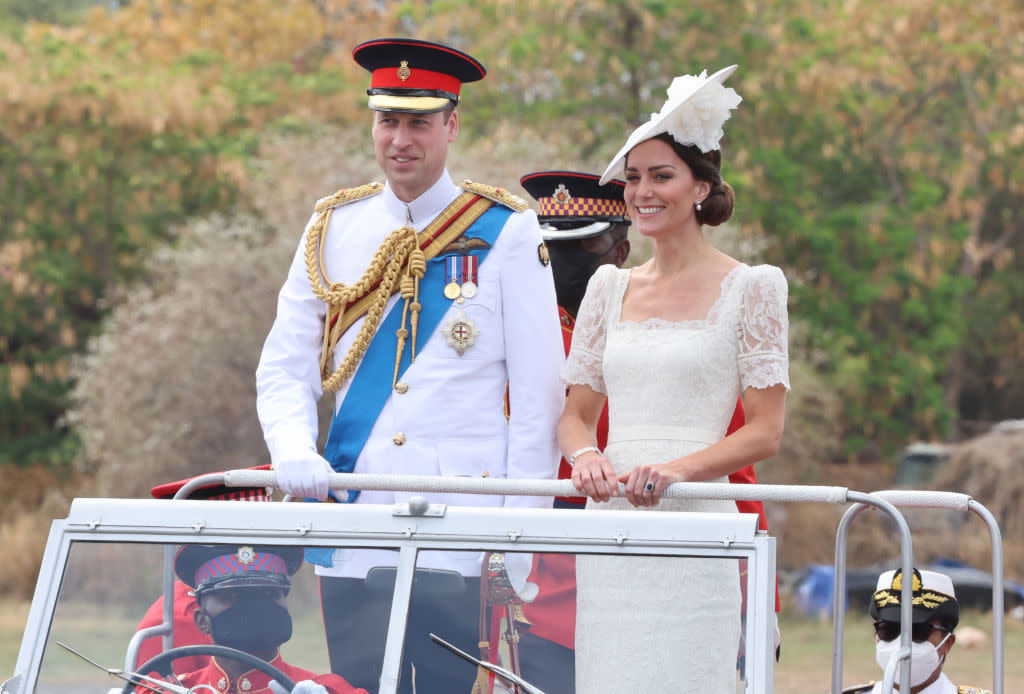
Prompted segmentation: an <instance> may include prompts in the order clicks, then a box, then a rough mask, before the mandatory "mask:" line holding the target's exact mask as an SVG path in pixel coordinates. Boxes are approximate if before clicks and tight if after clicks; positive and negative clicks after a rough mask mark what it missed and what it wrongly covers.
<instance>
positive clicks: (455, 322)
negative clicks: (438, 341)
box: [444, 311, 480, 357]
mask: <svg viewBox="0 0 1024 694" xmlns="http://www.w3.org/2000/svg"><path fill="white" fill-rule="evenodd" d="M479 335H480V331H479V330H478V329H477V327H476V322H475V321H474V320H473V319H472V318H470V317H469V316H467V315H466V314H465V313H464V312H463V311H459V312H458V313H456V314H455V317H454V318H450V319H448V324H447V325H446V326H445V328H444V336H445V340H447V342H448V346H449V347H451V348H453V349H454V350H455V351H456V352H458V353H459V356H460V357H461V356H462V355H463V354H465V353H466V350H467V349H469V348H470V347H472V346H473V345H474V344H476V338H477V337H478V336H479Z"/></svg>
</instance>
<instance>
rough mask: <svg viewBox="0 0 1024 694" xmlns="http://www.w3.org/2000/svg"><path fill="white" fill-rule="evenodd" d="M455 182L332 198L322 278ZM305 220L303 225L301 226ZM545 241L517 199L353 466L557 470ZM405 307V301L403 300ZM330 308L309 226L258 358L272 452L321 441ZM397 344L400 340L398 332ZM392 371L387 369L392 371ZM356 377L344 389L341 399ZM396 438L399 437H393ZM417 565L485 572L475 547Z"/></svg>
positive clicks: (434, 207) (482, 500)
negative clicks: (468, 288)
mask: <svg viewBox="0 0 1024 694" xmlns="http://www.w3.org/2000/svg"><path fill="white" fill-rule="evenodd" d="M461 192H462V191H461V189H460V188H459V187H458V186H456V185H455V184H454V183H453V182H452V180H451V177H450V176H449V175H448V172H447V171H445V172H444V174H443V175H442V176H441V178H440V180H439V181H438V182H437V183H435V184H434V185H433V186H432V187H431V188H430V189H429V190H427V191H426V192H425V193H423V195H421V196H420V197H418V198H416V200H414V201H413V202H411V203H408V204H406V203H404V202H402V201H401V200H399V199H398V198H397V197H396V196H395V194H394V193H393V192H392V190H391V188H390V186H388V185H385V187H384V191H383V192H382V193H380V194H377V195H373V196H370V197H368V198H364V199H362V200H359V201H356V202H353V203H349V204H347V205H344V206H341V207H339V208H337V209H335V210H334V212H333V214H332V216H331V220H330V225H329V228H328V230H327V232H326V237H325V241H324V243H325V244H326V245H325V258H324V267H325V271H326V274H327V280H328V281H329V282H341V283H344V284H351V283H354V282H355V281H356V280H358V279H359V277H361V276H362V274H363V272H364V271H365V270H366V268H367V267H368V266H369V264H370V261H371V258H372V256H373V254H374V252H375V251H376V250H377V249H378V247H379V246H380V245H381V243H382V242H383V240H384V239H385V237H386V236H387V235H388V234H389V233H390V232H392V231H394V230H395V229H398V228H399V227H401V226H402V225H403V224H405V223H407V220H411V221H409V223H410V224H411V226H413V227H415V228H416V230H417V231H422V230H423V228H424V227H426V226H427V225H428V224H429V223H430V222H431V221H433V220H434V218H435V217H436V216H437V215H438V214H439V213H440V212H441V211H442V210H443V209H444V208H445V207H446V206H447V205H448V204H449V203H450V202H451V201H452V200H454V199H455V198H456V197H457V196H458V195H459V194H460V193H461ZM315 216H316V215H314V219H315ZM312 221H313V220H310V223H312ZM308 230H309V226H308V225H307V228H306V233H308ZM540 243H541V236H540V230H539V228H538V225H537V217H536V214H535V213H534V212H533V211H526V212H522V213H515V212H513V213H512V214H511V216H510V217H509V219H508V221H507V222H506V224H505V226H504V228H503V230H502V232H501V235H500V236H499V237H498V239H497V241H495V243H494V246H493V248H492V249H491V250H490V252H489V254H488V255H487V257H486V258H485V259H484V260H483V262H481V263H480V265H479V268H478V281H477V284H478V292H477V294H476V296H474V297H473V298H471V299H465V300H464V302H463V303H461V304H460V303H458V302H452V306H451V308H450V309H449V310H448V312H447V313H446V314H445V315H444V316H442V318H441V320H440V322H439V323H438V325H437V327H436V328H435V330H434V331H433V333H432V334H429V335H428V334H424V333H423V331H422V330H421V331H420V333H419V335H418V339H417V351H416V362H415V363H414V364H413V365H411V366H410V367H409V369H408V370H407V371H406V372H405V374H404V375H403V376H402V377H401V381H403V382H404V383H405V384H406V385H407V386H408V390H406V391H405V392H404V393H400V392H399V391H397V390H393V391H392V392H391V396H390V398H389V400H388V402H387V403H386V404H385V406H384V408H383V409H382V411H381V412H380V415H379V416H378V418H377V420H376V424H375V425H374V427H373V430H372V431H371V433H370V436H369V439H368V440H367V442H366V445H365V447H364V448H363V450H362V453H361V454H360V455H359V457H358V459H357V460H356V465H355V470H354V472H357V473H369V474H406V475H444V476H470V477H481V476H489V477H499V478H502V477H509V478H536V479H553V478H555V477H556V474H557V468H558V460H559V452H558V445H557V441H556V435H555V427H556V424H557V420H558V416H559V414H560V413H561V410H562V405H563V403H564V390H563V386H562V385H561V381H560V380H559V372H560V370H561V366H562V362H563V361H564V356H563V354H564V353H563V350H562V337H561V329H560V326H559V322H558V311H557V303H556V300H555V290H554V283H553V280H552V275H551V268H550V267H547V266H546V265H544V264H543V263H541V261H540V258H539V255H538V247H539V245H540ZM419 299H420V302H421V303H426V302H428V301H432V300H435V299H436V300H440V301H447V299H445V298H444V296H443V295H440V292H438V296H436V297H434V296H425V295H423V294H422V293H421V295H420V297H419ZM398 300H399V297H398V295H395V296H393V297H392V298H391V301H390V302H389V304H388V310H390V309H391V308H392V307H394V306H395V304H396V303H398ZM401 309H402V306H401V305H398V307H397V310H401ZM459 311H463V312H465V315H466V316H468V318H469V319H470V320H472V321H473V322H474V323H475V327H476V329H477V330H479V335H477V337H476V340H475V344H473V345H472V346H470V347H469V348H468V349H466V351H465V353H464V354H463V355H462V356H459V354H458V353H457V352H456V350H455V349H454V348H453V347H451V346H449V345H448V343H447V340H446V336H445V335H444V330H445V328H446V325H447V324H448V322H449V320H450V319H451V318H453V317H454V316H455V315H456V314H457V313H458V312H459ZM325 312H326V306H325V304H324V303H323V302H322V301H321V300H320V299H318V298H317V297H316V296H315V295H314V294H313V292H312V289H311V287H310V282H309V278H308V275H307V272H306V261H305V234H303V239H302V241H301V243H300V244H299V247H298V251H297V252H296V254H295V257H294V260H293V262H292V265H291V268H290V269H289V272H288V278H287V280H286V281H285V283H284V286H283V287H282V289H281V292H280V295H279V298H278V306H277V317H276V319H275V321H274V325H273V327H272V328H271V330H270V334H269V336H268V337H267V340H266V343H265V344H264V347H263V354H262V356H261V358H260V364H259V367H258V368H257V371H256V385H257V409H258V412H259V418H260V423H261V425H262V427H263V433H264V437H265V438H266V442H267V446H268V447H269V449H270V454H271V460H272V461H275V462H276V461H277V460H278V459H279V457H280V456H282V455H284V454H285V452H286V451H288V450H294V449H293V448H290V447H296V446H298V447H308V448H315V445H316V440H317V411H316V402H317V400H318V399H319V398H320V396H321V395H322V388H321V381H320V375H319V360H320V351H321V349H322V345H323V324H324V315H325ZM362 324H363V319H360V320H358V321H357V322H355V323H354V324H353V325H352V326H351V327H350V328H349V329H348V330H347V331H346V332H345V334H344V335H343V336H342V337H341V339H340V340H339V341H338V344H337V346H336V347H335V350H334V362H333V366H332V371H333V369H335V368H337V366H338V365H339V364H340V363H341V361H342V360H343V359H344V357H345V355H346V354H347V353H348V350H349V347H351V345H352V343H353V342H354V340H355V337H356V335H357V334H358V332H359V328H360V326H361V325H362ZM389 344H390V345H392V346H391V347H390V349H391V350H392V352H393V351H394V349H395V347H394V345H395V344H397V343H396V342H389ZM406 349H409V345H408V342H407V344H406ZM356 373H357V374H358V371H357V372H356ZM385 378H387V379H390V378H391V374H387V375H386V376H385ZM506 383H509V388H510V391H509V401H510V410H511V418H510V419H509V420H506V418H505V413H504V407H503V398H504V393H505V385H506ZM350 384H351V379H349V381H348V382H346V383H345V384H344V385H343V386H342V388H341V389H340V390H339V391H338V393H337V396H336V401H335V408H336V409H335V411H337V408H339V407H340V406H341V404H342V403H343V402H344V400H345V396H346V393H347V392H348V388H349V385H350ZM389 385H390V384H389ZM396 440H398V441H401V442H402V443H401V444H400V445H398V444H396ZM409 496H410V495H409V494H403V493H393V492H380V491H364V492H362V493H361V494H360V496H359V498H358V499H357V501H356V502H357V503H376V504H392V503H396V502H403V501H407V500H408V498H409ZM429 498H430V499H431V501H432V502H434V503H447V504H453V505H467V506H468V505H475V506H502V505H504V506H509V507H524V506H548V505H550V504H551V502H552V500H551V499H550V498H536V497H494V496H477V495H474V496H468V495H436V494H435V495H429ZM357 554H358V556H356V555H357ZM371 554H377V553H371V552H366V551H362V552H358V553H353V552H350V551H347V550H339V551H336V552H335V555H334V564H335V565H334V567H332V568H328V569H324V570H322V571H321V573H324V574H328V575H340V576H363V575H365V571H366V569H367V568H368V567H369V566H374V565H384V564H390V565H392V566H393V565H394V563H395V558H394V557H395V555H394V554H391V556H390V559H388V560H387V561H382V559H383V558H382V557H380V556H378V557H376V558H374V557H372V556H368V555H371ZM389 554H390V553H389ZM430 554H433V555H440V553H430ZM418 565H419V566H433V567H435V568H452V569H457V570H459V571H460V572H461V573H463V575H467V576H474V575H475V576H478V575H479V570H480V564H479V555H478V554H476V553H466V556H464V557H459V556H457V555H456V554H455V553H444V554H443V555H440V556H433V557H429V556H425V557H422V558H421V560H420V562H419V564H418ZM510 568H511V567H510ZM319 570H320V567H318V571H319Z"/></svg>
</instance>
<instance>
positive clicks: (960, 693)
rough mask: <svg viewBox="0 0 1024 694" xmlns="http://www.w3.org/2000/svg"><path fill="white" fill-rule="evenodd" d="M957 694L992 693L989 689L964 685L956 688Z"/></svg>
mask: <svg viewBox="0 0 1024 694" xmlns="http://www.w3.org/2000/svg"><path fill="white" fill-rule="evenodd" d="M956 691H957V694H992V692H991V691H989V690H988V689H982V688H980V687H970V686H967V685H963V686H960V687H957V688H956Z"/></svg>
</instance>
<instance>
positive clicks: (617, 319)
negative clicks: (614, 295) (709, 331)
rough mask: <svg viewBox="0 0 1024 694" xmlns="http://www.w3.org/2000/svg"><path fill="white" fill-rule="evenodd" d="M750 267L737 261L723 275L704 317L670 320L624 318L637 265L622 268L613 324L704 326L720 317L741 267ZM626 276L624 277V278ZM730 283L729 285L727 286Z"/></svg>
mask: <svg viewBox="0 0 1024 694" xmlns="http://www.w3.org/2000/svg"><path fill="white" fill-rule="evenodd" d="M745 267H749V266H748V265H747V264H746V263H737V264H736V265H735V266H733V267H732V269H730V270H729V272H727V273H725V275H724V276H723V277H722V281H721V282H720V283H719V285H718V297H717V298H716V299H715V301H714V303H712V304H711V308H709V309H708V312H707V314H706V315H705V316H704V317H703V318H689V319H685V320H675V321H674V320H668V319H667V318H661V317H659V316H651V317H650V318H644V319H643V320H639V321H638V320H623V318H622V303H623V302H624V301H625V299H626V290H627V289H628V288H629V280H630V279H631V278H632V276H633V270H635V269H636V268H635V267H631V268H629V269H627V270H622V271H621V272H622V273H623V274H620V275H619V282H618V285H619V286H618V288H617V289H618V301H617V302H616V303H617V306H616V308H615V316H614V320H612V324H613V325H615V326H619V327H636V328H641V329H647V328H659V327H662V328H694V327H704V326H706V325H708V324H710V323H712V322H713V321H714V319H716V318H717V317H718V313H719V311H720V309H721V305H722V303H723V302H724V301H725V297H726V295H727V294H728V293H729V290H730V289H731V288H732V285H733V284H734V283H735V276H736V275H737V274H738V272H737V271H738V270H739V269H740V268H745ZM623 278H624V279H623ZM727 285H728V286H727Z"/></svg>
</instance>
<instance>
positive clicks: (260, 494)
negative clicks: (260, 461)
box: [149, 464, 271, 501]
mask: <svg viewBox="0 0 1024 694" xmlns="http://www.w3.org/2000/svg"><path fill="white" fill-rule="evenodd" d="M249 469H250V470H269V469H270V465H269V464H267V465H260V466H258V467H253V468H249ZM206 474H216V473H206ZM202 476H203V475H197V476H196V477H189V478H187V479H183V480H178V481H177V482H167V483H165V484H158V485H157V486H155V487H153V488H152V489H150V490H149V493H150V494H151V495H152V496H153V498H154V499H173V498H174V495H175V494H177V493H178V492H179V491H181V489H182V487H184V486H185V485H186V484H188V483H189V482H191V481H192V480H194V479H197V478H198V477H202ZM184 498H186V499H205V500H209V501H270V500H271V499H270V493H269V492H268V491H267V488H266V487H225V486H224V485H223V484H221V483H220V482H208V483H205V484H203V485H202V486H201V487H199V488H197V489H193V490H192V491H191V492H189V494H188V496H186V497H184Z"/></svg>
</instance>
